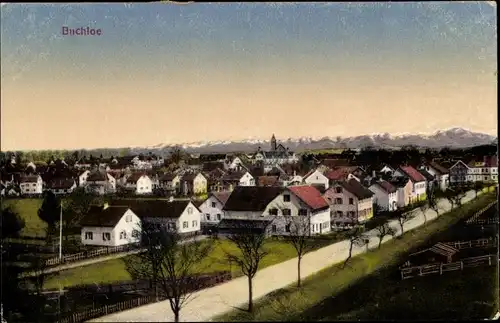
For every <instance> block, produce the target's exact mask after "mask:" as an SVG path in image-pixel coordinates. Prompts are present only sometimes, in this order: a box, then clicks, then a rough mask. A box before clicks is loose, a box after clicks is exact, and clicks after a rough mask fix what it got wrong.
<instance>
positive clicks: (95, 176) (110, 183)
mask: <svg viewBox="0 0 500 323" xmlns="http://www.w3.org/2000/svg"><path fill="white" fill-rule="evenodd" d="M85 190H86V191H87V192H89V193H93V194H99V195H104V194H109V193H115V192H116V179H115V178H114V177H113V176H111V175H110V174H108V173H106V172H100V171H97V172H94V173H90V174H89V175H88V177H87V181H86V184H85Z"/></svg>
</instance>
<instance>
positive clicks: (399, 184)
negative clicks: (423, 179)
mask: <svg viewBox="0 0 500 323" xmlns="http://www.w3.org/2000/svg"><path fill="white" fill-rule="evenodd" d="M391 184H392V185H394V186H395V187H396V188H397V201H398V208H403V207H405V206H407V205H409V204H410V201H411V197H412V192H413V183H412V182H411V180H410V179H409V178H407V177H400V178H397V179H395V180H394V181H392V182H391Z"/></svg>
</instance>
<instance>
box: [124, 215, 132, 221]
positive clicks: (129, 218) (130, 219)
mask: <svg viewBox="0 0 500 323" xmlns="http://www.w3.org/2000/svg"><path fill="white" fill-rule="evenodd" d="M125 222H132V214H127V217H126V218H125Z"/></svg>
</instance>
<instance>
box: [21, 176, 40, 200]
mask: <svg viewBox="0 0 500 323" xmlns="http://www.w3.org/2000/svg"><path fill="white" fill-rule="evenodd" d="M19 189H20V190H21V195H39V194H42V193H43V179H42V176H40V175H29V176H21V178H20V179H19Z"/></svg>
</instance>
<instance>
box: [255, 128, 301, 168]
mask: <svg viewBox="0 0 500 323" xmlns="http://www.w3.org/2000/svg"><path fill="white" fill-rule="evenodd" d="M270 148H271V149H270V150H269V151H264V150H262V149H261V148H260V147H259V149H258V150H257V152H256V153H255V155H254V161H256V162H263V164H264V167H267V168H269V167H272V166H275V165H281V164H287V163H296V162H298V161H299V158H298V157H297V155H295V153H294V152H292V151H290V150H289V149H288V148H285V146H283V145H282V144H278V142H277V141H276V137H275V136H274V134H273V136H272V137H271V147H270Z"/></svg>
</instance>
